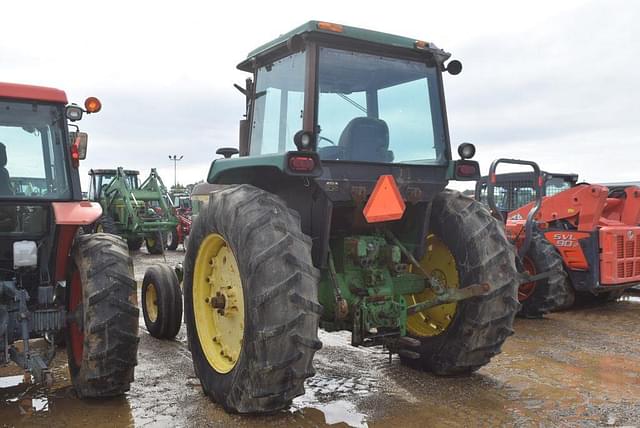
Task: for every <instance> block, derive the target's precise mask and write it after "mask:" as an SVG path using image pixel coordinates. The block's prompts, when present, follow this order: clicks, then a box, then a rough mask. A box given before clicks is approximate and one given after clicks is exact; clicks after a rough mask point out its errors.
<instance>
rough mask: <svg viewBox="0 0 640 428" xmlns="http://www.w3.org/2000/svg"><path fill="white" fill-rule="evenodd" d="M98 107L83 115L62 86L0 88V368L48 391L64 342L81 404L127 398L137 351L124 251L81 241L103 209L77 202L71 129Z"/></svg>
mask: <svg viewBox="0 0 640 428" xmlns="http://www.w3.org/2000/svg"><path fill="white" fill-rule="evenodd" d="M100 108H101V105H100V102H99V101H98V99H97V98H88V99H87V100H86V102H85V104H84V108H82V107H80V106H78V105H75V104H68V102H67V96H66V94H65V93H64V92H63V91H60V90H58V89H52V88H44V87H38V86H27V85H17V84H8V83H0V142H1V144H0V276H1V278H0V365H3V364H6V363H8V362H9V361H13V362H15V363H16V364H18V365H19V366H20V367H22V368H23V369H24V370H25V375H27V376H25V379H27V380H29V381H30V380H31V376H33V378H34V379H35V381H36V382H43V383H45V384H46V385H50V384H51V383H52V382H53V377H52V375H51V372H50V371H49V368H48V366H49V364H50V362H51V360H52V359H53V357H54V355H55V352H56V343H60V342H61V341H64V342H66V347H67V357H68V363H69V373H70V375H71V381H72V383H73V386H74V387H75V389H76V391H77V393H78V395H79V396H80V397H107V396H115V395H120V394H122V393H124V392H125V391H128V390H129V384H130V383H131V381H132V380H133V373H134V367H135V365H136V353H137V349H138V312H139V310H138V306H137V293H136V281H135V279H134V276H133V264H132V260H131V258H130V257H129V252H128V250H127V245H126V243H125V242H124V241H123V240H122V239H120V238H118V237H116V236H114V235H110V234H106V233H96V234H93V235H83V234H81V228H82V226H87V225H90V224H92V223H93V222H94V221H96V220H97V219H98V218H99V217H100V215H101V214H102V209H101V208H100V204H97V203H93V202H90V201H83V200H82V193H81V190H80V178H79V174H78V166H79V163H80V160H82V159H84V158H85V155H86V150H87V134H86V133H83V132H80V131H79V128H78V126H77V125H75V124H74V123H75V122H77V121H78V120H80V119H81V118H82V116H83V114H84V113H96V112H98V111H99V110H100ZM30 339H39V340H37V341H32V340H30ZM63 339H64V340H63ZM19 342H22V343H21V346H18V345H17V344H18V343H19ZM37 345H40V346H37Z"/></svg>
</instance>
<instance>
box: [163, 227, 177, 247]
mask: <svg viewBox="0 0 640 428" xmlns="http://www.w3.org/2000/svg"><path fill="white" fill-rule="evenodd" d="M178 241H180V239H179V238H178V231H177V230H175V229H171V231H169V232H167V235H166V238H165V245H166V246H167V249H168V250H171V251H175V249H176V248H178V244H179V242H178Z"/></svg>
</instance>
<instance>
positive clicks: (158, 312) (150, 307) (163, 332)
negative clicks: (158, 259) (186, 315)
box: [142, 264, 182, 339]
mask: <svg viewBox="0 0 640 428" xmlns="http://www.w3.org/2000/svg"><path fill="white" fill-rule="evenodd" d="M142 316H143V317H144V324H145V326H146V327H147V330H149V334H150V335H151V336H153V337H155V338H158V339H174V338H175V337H176V335H177V334H178V331H180V326H181V325H182V290H181V289H180V283H179V282H178V277H177V276H176V273H175V271H174V270H173V269H171V268H170V267H169V266H167V265H160V264H158V265H153V266H150V267H149V268H148V269H147V271H146V272H145V273H144V279H143V280H142Z"/></svg>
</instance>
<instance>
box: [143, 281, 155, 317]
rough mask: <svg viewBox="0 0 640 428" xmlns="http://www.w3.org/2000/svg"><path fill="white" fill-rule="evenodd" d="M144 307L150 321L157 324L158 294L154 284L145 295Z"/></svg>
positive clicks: (148, 287)
mask: <svg viewBox="0 0 640 428" xmlns="http://www.w3.org/2000/svg"><path fill="white" fill-rule="evenodd" d="M144 306H145V308H146V309H147V318H149V321H151V322H156V320H157V319H158V293H157V292H156V286H155V285H153V284H148V285H147V291H146V292H145V293H144Z"/></svg>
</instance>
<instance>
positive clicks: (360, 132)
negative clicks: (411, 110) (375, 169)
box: [338, 117, 393, 162]
mask: <svg viewBox="0 0 640 428" xmlns="http://www.w3.org/2000/svg"><path fill="white" fill-rule="evenodd" d="M338 147H340V149H341V150H340V151H341V152H342V153H341V154H342V156H341V159H342V160H354V161H364V162H393V152H392V151H391V150H389V127H388V126H387V123H386V122H385V121H384V120H381V119H375V118H372V117H356V118H354V119H352V120H351V121H350V122H349V123H348V124H347V126H346V127H345V128H344V130H343V131H342V135H340V140H339V142H338Z"/></svg>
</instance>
